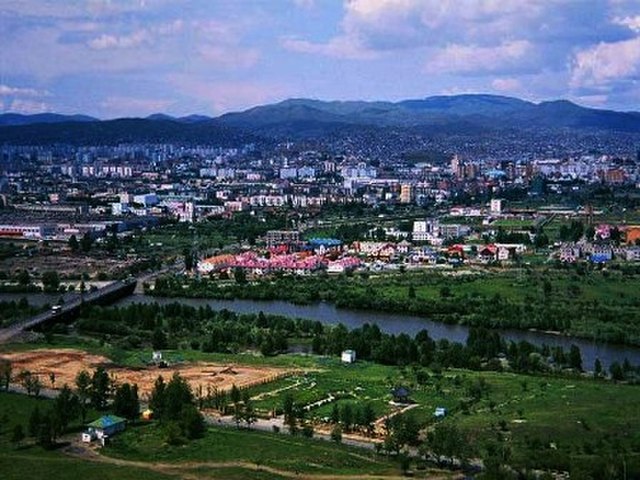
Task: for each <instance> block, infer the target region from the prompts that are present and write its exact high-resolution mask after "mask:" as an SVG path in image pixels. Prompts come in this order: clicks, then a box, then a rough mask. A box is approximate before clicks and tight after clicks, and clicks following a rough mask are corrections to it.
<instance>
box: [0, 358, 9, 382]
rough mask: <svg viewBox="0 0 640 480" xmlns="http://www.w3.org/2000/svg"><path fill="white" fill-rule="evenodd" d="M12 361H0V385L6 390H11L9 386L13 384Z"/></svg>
mask: <svg viewBox="0 0 640 480" xmlns="http://www.w3.org/2000/svg"><path fill="white" fill-rule="evenodd" d="M11 371H12V366H11V361H9V360H7V359H4V358H3V359H0V385H3V386H4V389H5V390H9V384H10V383H11Z"/></svg>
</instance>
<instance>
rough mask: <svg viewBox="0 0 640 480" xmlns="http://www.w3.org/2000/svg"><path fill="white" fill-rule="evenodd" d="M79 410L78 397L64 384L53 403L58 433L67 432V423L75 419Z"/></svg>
mask: <svg viewBox="0 0 640 480" xmlns="http://www.w3.org/2000/svg"><path fill="white" fill-rule="evenodd" d="M79 410H80V402H79V400H78V396H77V395H75V394H74V393H73V392H72V391H71V389H70V388H69V386H68V385H66V384H65V385H64V386H63V387H62V389H61V390H60V393H59V394H58V396H57V397H56V398H55V400H54V401H53V412H54V414H55V418H56V420H57V422H56V423H57V426H58V427H59V430H60V433H64V432H65V431H66V430H67V428H68V426H69V423H71V421H72V420H73V419H74V418H76V416H77V415H78V412H79Z"/></svg>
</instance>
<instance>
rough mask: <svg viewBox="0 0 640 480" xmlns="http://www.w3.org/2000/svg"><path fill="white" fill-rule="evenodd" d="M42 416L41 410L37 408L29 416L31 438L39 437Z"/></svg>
mask: <svg viewBox="0 0 640 480" xmlns="http://www.w3.org/2000/svg"><path fill="white" fill-rule="evenodd" d="M40 422H41V416H40V409H39V408H38V406H37V405H36V407H35V408H34V409H33V410H31V414H30V415H29V436H30V437H36V436H37V435H38V429H39V428H40Z"/></svg>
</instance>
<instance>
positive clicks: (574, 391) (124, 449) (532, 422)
mask: <svg viewBox="0 0 640 480" xmlns="http://www.w3.org/2000/svg"><path fill="white" fill-rule="evenodd" d="M76 346H77V345H76ZM5 348H8V347H5ZM23 348H24V347H23ZM99 348H100V349H101V350H102V353H103V354H105V355H106V356H109V355H108V345H103V346H101V347H99ZM119 354H120V355H122V352H121V351H119ZM127 354H128V355H129V356H130V357H131V358H135V357H136V355H139V353H134V352H127ZM167 354H168V356H169V357H170V358H171V356H172V355H175V356H180V357H181V358H185V359H188V358H194V359H197V360H208V361H220V360H221V359H222V358H224V359H225V361H228V362H229V363H234V364H242V363H243V362H245V361H246V360H250V362H252V363H258V362H261V361H263V360H265V359H263V358H261V357H255V356H248V355H224V356H221V355H218V354H204V353H200V352H198V353H195V352H189V351H181V352H167ZM122 358H126V356H123V357H122ZM250 364H251V363H250ZM268 364H269V365H273V366H278V365H280V366H286V367H290V366H291V365H297V366H298V367H302V368H304V369H305V370H306V373H305V374H302V373H301V374H296V375H293V376H291V377H288V378H284V379H280V380H277V381H275V382H272V383H269V384H264V385H259V386H256V387H252V388H250V389H249V393H250V395H251V396H252V397H253V398H254V406H255V407H256V409H258V410H259V411H260V412H261V413H263V414H265V415H267V414H268V413H269V412H270V411H271V410H273V409H276V408H279V407H281V406H282V404H283V400H284V397H285V396H286V395H287V394H292V396H293V398H294V401H295V402H297V403H299V404H302V405H306V404H309V403H313V402H316V401H318V400H320V399H323V398H327V397H328V396H330V395H331V396H334V397H336V398H338V400H337V402H338V403H339V404H344V403H346V402H353V403H358V404H363V403H369V404H371V405H372V407H373V408H374V410H375V412H376V414H377V415H378V416H382V415H386V414H388V413H390V412H393V411H394V410H395V408H394V407H393V406H391V405H390V404H389V400H390V399H391V396H390V389H391V387H393V386H395V385H404V386H407V387H408V388H409V389H410V390H411V391H412V393H411V399H412V400H413V401H414V402H416V403H417V405H418V406H417V407H416V408H414V409H413V410H412V411H411V412H409V413H405V414H406V415H415V417H416V419H417V420H418V421H419V423H421V424H422V425H424V426H425V428H426V430H427V431H428V430H429V429H431V428H433V427H434V426H435V424H436V422H437V421H436V420H435V419H434V417H433V412H434V409H435V408H436V407H446V408H447V409H448V412H449V413H448V415H447V418H446V419H445V420H444V422H451V423H455V424H457V425H458V426H459V427H460V428H461V429H462V430H463V431H464V432H466V433H467V435H468V437H469V439H470V440H471V442H472V445H473V455H476V456H481V455H482V453H483V451H484V447H485V445H487V444H488V443H489V442H491V441H494V440H495V439H496V438H501V439H503V440H504V441H505V442H506V443H507V444H508V445H509V447H510V450H511V452H512V453H511V461H512V463H513V464H514V465H517V466H520V467H547V468H553V469H569V468H570V466H571V465H572V463H575V462H582V463H585V462H587V464H588V462H589V461H592V460H597V459H599V458H600V457H601V456H603V455H611V456H615V455H618V457H615V458H616V460H615V462H618V464H621V463H620V462H622V461H623V460H624V462H625V464H626V466H627V468H628V471H629V472H635V473H639V474H640V415H639V414H638V412H639V410H638V403H637V402H638V398H640V387H639V386H633V385H625V384H616V383H613V382H610V381H604V380H592V379H587V378H584V377H578V376H576V377H572V378H561V377H554V376H533V375H522V374H514V373H508V372H475V371H469V370H458V369H450V370H445V371H443V372H441V373H440V372H434V371H431V370H428V369H424V368H413V367H405V368H403V367H392V366H384V365H379V364H374V363H370V362H364V361H359V362H357V363H355V364H352V365H343V364H341V363H340V362H339V360H338V359H337V358H327V357H317V356H298V355H281V356H276V357H270V358H268ZM46 402H47V401H46V400H35V399H33V398H28V397H23V396H18V395H12V394H5V393H2V394H0V412H3V413H4V412H6V413H7V417H8V419H9V420H8V422H7V423H6V424H5V425H3V427H2V433H3V434H2V436H1V437H0V453H1V457H2V458H0V462H5V463H8V464H10V465H9V466H8V470H7V471H8V472H10V473H11V475H14V476H17V475H18V473H19V467H18V466H17V465H16V463H15V462H12V461H11V460H10V459H11V457H12V456H16V455H18V456H25V455H26V456H31V455H35V454H36V453H34V452H38V451H41V450H39V449H37V448H36V447H31V448H28V449H22V450H15V449H14V447H13V446H12V445H10V444H9V441H8V434H7V432H9V431H10V430H11V429H12V428H13V425H15V424H16V423H22V424H23V425H26V422H27V419H28V415H29V413H30V411H31V409H32V408H33V406H35V405H36V404H40V405H46ZM333 405H334V403H327V404H325V405H323V406H320V407H318V408H314V409H312V410H311V411H310V412H309V413H308V414H307V418H308V419H310V420H311V421H313V422H318V423H322V420H323V419H324V418H325V417H329V416H330V414H331V410H332V408H333ZM309 442H311V443H309ZM284 452H287V454H286V455H285V454H284ZM359 452H360V451H353V450H350V449H345V448H342V447H339V446H335V445H332V444H329V443H326V442H317V441H310V440H307V439H302V438H299V437H290V436H287V435H275V434H267V433H263V432H255V431H246V430H235V429H211V430H210V432H209V433H208V434H207V436H206V437H205V438H204V439H201V440H197V441H195V442H193V443H191V444H189V445H188V446H183V447H171V446H168V445H165V444H164V443H163V441H162V434H161V431H160V430H159V429H158V428H155V427H153V426H149V427H145V426H142V427H136V428H132V429H130V430H129V431H128V432H127V433H125V434H124V435H122V436H120V437H118V438H117V439H116V441H115V442H114V444H113V446H112V447H110V449H109V455H111V456H113V457H114V458H119V459H126V460H130V461H142V460H145V459H147V460H148V459H150V458H153V459H154V461H158V462H169V463H172V462H179V461H191V462H200V463H202V462H208V463H207V465H198V467H197V468H203V469H205V470H207V471H208V472H209V473H207V475H211V476H213V477H215V474H214V473H211V472H213V471H214V470H216V467H215V466H212V465H209V463H211V462H227V463H228V462H244V463H248V464H251V465H254V464H256V463H258V464H264V465H266V466H269V467H272V468H274V469H280V470H283V471H288V472H290V471H295V470H299V471H303V472H307V473H326V472H330V471H334V470H335V471H339V472H341V473H344V474H349V472H356V471H358V472H360V471H364V472H371V473H382V472H386V471H393V470H394V468H397V466H394V464H393V463H389V462H387V461H386V460H382V459H381V458H376V457H371V458H370V457H369V456H368V454H366V452H365V454H362V453H359ZM45 453H46V454H45ZM38 455H39V454H38ZM38 455H36V456H38ZM60 455H61V454H58V453H56V452H43V456H42V460H38V461H39V462H44V463H45V464H46V463H47V462H50V463H51V464H52V466H51V468H52V469H55V468H60V469H64V468H67V467H68V468H73V469H78V472H82V470H81V469H82V468H85V467H86V468H90V469H95V468H98V467H100V468H106V467H104V466H96V465H89V466H84V465H78V461H77V460H74V459H64V460H62V459H60ZM363 455H364V457H363V458H361V457H362V456H363ZM620 455H622V456H623V457H622V460H621V459H620V458H619V456H620ZM274 458H275V460H274ZM67 461H68V462H69V463H68V464H67V463H65V462H67ZM81 463H83V462H81ZM244 463H243V465H244ZM0 464H1V463H0ZM236 467H237V468H239V469H240V470H239V472H240V473H238V475H240V476H238V478H243V477H242V476H241V471H242V469H244V468H246V467H245V466H234V467H233V468H236ZM42 468H47V467H46V466H43V467H42ZM194 468H195V467H194ZM226 468H231V467H226ZM226 468H225V472H226ZM89 473H91V472H89ZM159 473H161V474H163V475H171V474H174V473H175V472H173V471H169V470H166V469H165V470H162V471H159ZM271 474H273V475H278V473H277V472H275V473H274V472H270V473H269V472H256V475H258V476H256V477H255V478H277V477H264V476H262V477H261V476H260V475H271ZM105 475H106V474H105ZM229 475H231V473H229ZM3 478H4V477H3ZM7 478H13V477H7ZM106 478H111V477H108V476H107V477H106ZM114 478H115V477H114ZM136 478H145V477H144V476H140V477H136ZM159 478H162V477H159ZM224 478H227V477H224ZM229 478H232V477H229ZM246 478H250V477H246ZM629 478H631V477H629Z"/></svg>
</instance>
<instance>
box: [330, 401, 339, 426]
mask: <svg viewBox="0 0 640 480" xmlns="http://www.w3.org/2000/svg"><path fill="white" fill-rule="evenodd" d="M331 423H333V424H334V425H335V424H338V423H340V407H338V404H337V403H334V404H333V408H332V409H331Z"/></svg>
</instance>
